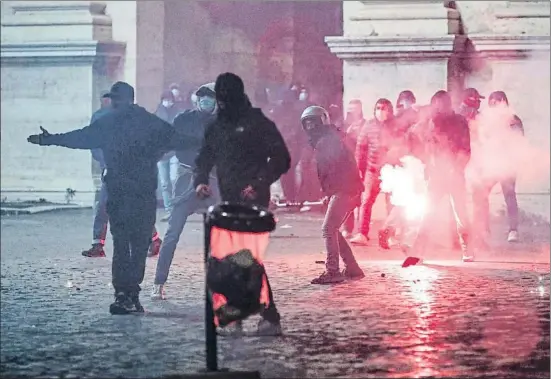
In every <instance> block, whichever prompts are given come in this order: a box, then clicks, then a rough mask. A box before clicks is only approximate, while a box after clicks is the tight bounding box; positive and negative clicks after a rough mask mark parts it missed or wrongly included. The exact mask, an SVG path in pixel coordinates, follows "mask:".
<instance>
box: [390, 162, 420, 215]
mask: <svg viewBox="0 0 551 379" xmlns="http://www.w3.org/2000/svg"><path fill="white" fill-rule="evenodd" d="M400 162H402V165H397V166H392V165H388V164H387V165H385V166H383V168H382V169H381V177H380V178H381V191H382V192H386V193H390V202H391V203H392V205H394V206H397V207H403V208H404V211H405V216H406V218H407V219H408V220H411V221H413V220H420V219H422V218H423V217H424V216H425V213H426V212H427V206H428V202H427V186H426V181H425V165H424V164H423V163H422V162H421V161H420V160H419V159H417V158H415V157H412V156H409V155H406V156H404V157H402V158H400Z"/></svg>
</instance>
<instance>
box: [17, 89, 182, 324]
mask: <svg viewBox="0 0 551 379" xmlns="http://www.w3.org/2000/svg"><path fill="white" fill-rule="evenodd" d="M109 97H110V98H111V102H112V107H113V110H112V111H111V112H110V113H109V114H107V115H105V116H104V117H102V118H100V119H98V120H97V121H95V122H93V123H92V124H91V125H89V126H86V127H84V128H82V129H78V130H73V131H70V132H67V133H61V134H50V133H48V131H46V130H45V129H44V128H42V127H40V129H41V130H42V133H41V134H36V135H31V136H29V138H28V139H27V140H28V141H29V142H30V143H33V144H38V145H44V146H64V147H68V148H71V149H101V150H102V151H103V155H104V158H105V165H106V169H105V170H104V173H103V180H104V182H105V185H106V188H107V194H108V196H107V213H108V214H109V219H110V222H111V234H112V235H113V263H112V275H113V277H112V280H113V287H114V289H115V302H114V303H112V304H111V306H110V312H111V313H112V314H128V313H131V312H143V311H144V310H143V307H142V306H141V304H140V300H139V292H140V290H141V288H140V283H141V282H142V280H143V277H144V272H145V262H146V259H147V251H148V248H149V243H150V241H151V229H152V228H153V225H154V224H155V216H156V206H157V199H156V196H155V192H156V189H157V162H158V160H159V158H160V157H161V156H162V155H163V154H164V153H165V152H167V151H170V150H176V149H181V148H183V147H184V146H186V145H187V143H189V142H188V141H190V140H191V139H185V138H182V137H179V136H178V135H177V134H176V131H175V129H174V128H173V127H172V126H171V125H170V124H169V123H167V122H165V121H163V120H161V119H160V118H158V117H157V116H155V115H153V114H151V113H149V112H148V111H146V110H145V109H144V108H142V107H140V106H138V105H137V104H134V88H133V87H132V86H130V85H129V84H128V83H125V82H117V83H115V84H114V85H113V86H112V87H111V91H110V93H109Z"/></svg>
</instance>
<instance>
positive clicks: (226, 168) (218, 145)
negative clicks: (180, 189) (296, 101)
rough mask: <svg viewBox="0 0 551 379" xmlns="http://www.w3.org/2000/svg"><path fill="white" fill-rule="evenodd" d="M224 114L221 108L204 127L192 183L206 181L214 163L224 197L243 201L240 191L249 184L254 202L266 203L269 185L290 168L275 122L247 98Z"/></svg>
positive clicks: (221, 193)
mask: <svg viewBox="0 0 551 379" xmlns="http://www.w3.org/2000/svg"><path fill="white" fill-rule="evenodd" d="M236 110H238V112H236ZM226 116H227V115H226V114H224V112H220V113H219V114H218V117H217V119H216V120H215V121H214V122H213V123H212V124H210V126H209V127H208V128H207V131H206V133H205V140H204V142H203V145H202V147H201V149H200V151H199V155H198V156H197V159H196V160H195V164H196V167H195V174H196V175H195V181H194V185H195V186H196V187H197V186H198V185H199V184H208V182H209V173H210V172H211V170H212V168H213V167H216V174H217V177H218V184H219V187H220V195H221V197H222V200H223V201H231V202H240V201H243V199H242V194H241V193H242V191H243V189H245V188H246V187H247V186H249V185H251V186H252V187H253V188H254V189H255V191H256V193H257V198H256V200H255V203H256V204H257V205H261V206H264V207H267V206H268V205H269V202H270V185H271V184H272V183H274V182H275V181H276V180H278V179H279V177H280V176H281V175H282V174H285V173H286V172H287V171H288V170H289V167H290V163H291V157H290V155H289V150H288V149H287V146H286V145H285V142H284V141H283V138H282V137H281V134H280V133H279V131H278V129H277V127H276V125H275V124H274V123H273V122H272V121H271V120H269V119H268V118H267V117H266V116H264V114H263V113H262V111H261V110H260V109H258V108H252V107H251V105H250V103H249V102H248V100H247V103H246V104H242V105H239V106H236V108H233V110H232V111H231V114H230V115H229V117H226Z"/></svg>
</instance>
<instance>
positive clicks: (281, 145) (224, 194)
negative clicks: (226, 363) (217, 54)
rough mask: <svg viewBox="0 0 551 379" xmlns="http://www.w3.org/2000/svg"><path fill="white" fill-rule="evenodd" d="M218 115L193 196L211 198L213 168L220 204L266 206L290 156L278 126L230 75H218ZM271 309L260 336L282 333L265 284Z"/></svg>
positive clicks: (208, 135)
mask: <svg viewBox="0 0 551 379" xmlns="http://www.w3.org/2000/svg"><path fill="white" fill-rule="evenodd" d="M215 92H216V101H217V104H218V108H219V110H218V114H217V117H216V120H215V121H214V122H213V123H212V124H211V125H210V126H209V127H208V128H207V131H206V133H205V140H204V142H203V145H202V146H201V149H200V150H199V155H198V156H197V159H196V160H195V164H196V167H195V170H194V171H195V180H194V187H195V189H196V192H197V195H198V196H200V197H208V196H210V195H211V188H210V186H209V176H210V173H211V171H212V169H213V167H216V176H217V178H218V185H219V189H220V196H221V198H222V201H228V202H236V203H245V204H251V205H257V206H261V207H265V208H267V207H268V206H269V204H270V186H271V185H272V183H274V182H275V181H276V180H278V179H279V177H280V176H281V175H283V174H284V173H286V172H287V171H288V170H289V167H290V165H291V157H290V155H289V150H288V149H287V146H285V142H284V140H283V137H282V136H281V134H280V133H279V131H278V130H277V127H276V125H275V124H274V123H273V122H272V121H270V120H269V119H268V118H266V116H264V114H263V113H262V111H261V110H260V109H258V108H253V107H252V106H251V103H250V102H249V99H248V98H247V95H246V94H245V88H244V85H243V81H242V80H241V78H240V77H238V76H237V75H235V74H232V73H225V74H221V75H219V76H218V78H217V79H216V84H215ZM268 292H269V298H270V301H269V306H268V308H267V309H265V310H264V311H263V314H262V317H263V320H261V322H260V323H259V325H258V333H259V334H270V335H277V334H280V333H281V325H280V315H279V313H278V311H277V309H276V306H275V303H274V301H273V294H272V289H271V287H270V284H269V281H268Z"/></svg>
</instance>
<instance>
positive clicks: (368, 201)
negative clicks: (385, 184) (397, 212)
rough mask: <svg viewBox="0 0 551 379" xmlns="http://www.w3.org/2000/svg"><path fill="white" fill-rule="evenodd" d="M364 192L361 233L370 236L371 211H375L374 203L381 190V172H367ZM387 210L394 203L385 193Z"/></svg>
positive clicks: (361, 206)
mask: <svg viewBox="0 0 551 379" xmlns="http://www.w3.org/2000/svg"><path fill="white" fill-rule="evenodd" d="M364 188H365V190H364V193H363V195H362V204H361V205H360V220H359V222H360V230H359V233H360V234H363V235H364V236H366V237H367V236H368V234H369V227H370V224H371V212H372V211H373V205H374V204H375V201H377V197H378V196H379V193H380V192H381V180H380V179H379V173H366V178H365V180H364ZM385 202H386V212H387V215H388V214H389V213H390V209H391V208H392V205H391V204H390V195H389V194H388V193H385Z"/></svg>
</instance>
